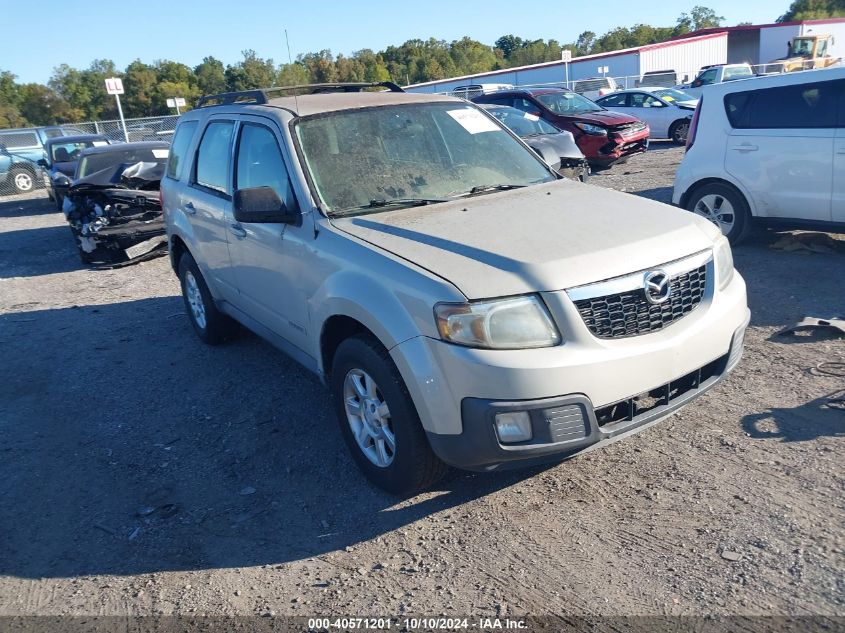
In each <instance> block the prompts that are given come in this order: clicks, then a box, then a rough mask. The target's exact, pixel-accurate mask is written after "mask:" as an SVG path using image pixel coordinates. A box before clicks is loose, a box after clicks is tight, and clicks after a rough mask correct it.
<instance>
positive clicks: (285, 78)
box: [276, 62, 311, 86]
mask: <svg viewBox="0 0 845 633" xmlns="http://www.w3.org/2000/svg"><path fill="white" fill-rule="evenodd" d="M309 83H311V76H310V75H309V74H308V69H307V68H305V66H304V64H301V63H299V62H294V63H292V64H282V65H281V67H280V68H279V75H278V79H277V80H276V85H277V86H303V85H305V84H309Z"/></svg>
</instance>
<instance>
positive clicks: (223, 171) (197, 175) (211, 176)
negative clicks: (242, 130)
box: [194, 121, 235, 195]
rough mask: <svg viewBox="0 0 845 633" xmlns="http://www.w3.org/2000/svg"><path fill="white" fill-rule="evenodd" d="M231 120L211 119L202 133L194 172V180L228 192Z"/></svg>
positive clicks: (233, 125)
mask: <svg viewBox="0 0 845 633" xmlns="http://www.w3.org/2000/svg"><path fill="white" fill-rule="evenodd" d="M234 127H235V124H234V123H233V122H232V121H212V122H211V123H209V124H208V126H207V127H206V128H205V133H204V134H203V135H202V141H201V142H200V146H199V149H198V150H197V160H196V167H195V172H194V182H195V183H196V184H198V185H201V186H203V187H208V188H209V189H213V190H215V191H219V192H220V193H224V194H227V195H228V194H229V193H230V192H229V163H230V154H231V147H232V131H233V129H234Z"/></svg>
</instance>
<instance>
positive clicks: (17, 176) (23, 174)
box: [9, 169, 35, 193]
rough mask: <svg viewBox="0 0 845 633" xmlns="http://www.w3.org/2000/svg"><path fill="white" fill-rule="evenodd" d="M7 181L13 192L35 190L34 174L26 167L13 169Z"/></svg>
mask: <svg viewBox="0 0 845 633" xmlns="http://www.w3.org/2000/svg"><path fill="white" fill-rule="evenodd" d="M9 181H10V182H11V183H12V188H13V189H14V190H15V193H29V192H30V191H34V190H35V175H34V174H33V173H32V172H31V171H29V170H28V169H13V170H12V171H11V172H9Z"/></svg>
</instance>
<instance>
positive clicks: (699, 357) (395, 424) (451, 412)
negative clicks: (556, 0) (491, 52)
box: [161, 84, 749, 494]
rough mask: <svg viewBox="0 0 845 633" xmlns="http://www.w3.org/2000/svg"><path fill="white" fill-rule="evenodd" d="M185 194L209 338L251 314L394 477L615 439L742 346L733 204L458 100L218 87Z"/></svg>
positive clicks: (193, 115)
mask: <svg viewBox="0 0 845 633" xmlns="http://www.w3.org/2000/svg"><path fill="white" fill-rule="evenodd" d="M385 88H387V90H385ZM373 89H375V90H377V91H373ZM161 192H162V199H163V208H164V213H165V222H166V227H167V234H168V238H169V246H170V254H171V259H172V265H173V269H174V270H175V271H176V273H177V274H178V275H179V279H180V282H181V286H182V291H183V295H184V298H185V304H186V307H187V311H188V314H189V317H190V321H191V324H192V325H193V329H194V330H195V332H196V333H197V335H198V336H199V337H200V338H201V339H202V340H203V341H205V342H206V343H209V344H216V343H220V342H222V341H225V340H226V339H227V338H228V337H229V336H231V335H232V332H233V329H234V323H235V322H239V323H240V324H241V325H243V326H246V327H247V328H249V329H250V330H253V331H254V332H256V333H258V334H259V335H261V336H263V337H264V338H266V339H268V340H269V341H271V342H272V343H274V344H275V345H277V346H278V347H279V348H281V349H282V350H284V351H285V352H287V353H288V354H290V355H291V356H292V357H293V358H295V359H296V360H298V361H299V362H300V363H302V365H304V366H305V367H306V368H308V369H310V370H311V371H313V372H315V373H316V374H318V375H319V376H320V377H321V378H322V379H323V380H324V382H325V383H326V384H327V386H328V388H329V390H330V392H331V395H332V399H333V402H334V407H335V410H336V413H337V418H338V421H339V425H340V430H341V433H342V434H343V437H344V438H345V440H346V443H347V444H348V446H349V449H350V451H351V454H352V456H353V458H354V460H355V461H356V463H357V464H358V466H359V467H360V468H361V470H362V471H363V472H364V473H365V474H366V476H367V477H369V478H370V479H371V480H372V481H373V482H375V483H376V484H377V485H379V486H381V487H383V488H385V489H387V490H389V491H391V492H394V493H399V494H407V493H411V492H413V491H416V490H419V489H421V488H425V487H427V486H429V485H431V484H432V483H433V482H435V481H436V480H437V479H438V478H439V477H440V476H441V475H442V474H443V472H444V471H445V469H446V466H447V465H453V466H457V467H460V468H467V469H472V470H481V471H485V470H492V469H496V468H502V467H506V466H510V465H516V464H526V463H533V462H536V461H540V460H549V459H557V460H560V459H564V458H566V457H570V456H572V455H575V454H577V453H578V452H580V451H583V450H585V449H588V448H593V447H596V446H601V445H603V444H606V443H608V442H612V441H615V440H617V439H619V438H622V437H625V436H627V435H629V434H631V433H634V432H636V431H640V430H642V429H644V428H646V427H648V426H650V425H652V424H654V423H656V422H657V421H658V420H660V419H662V418H664V417H665V416H667V415H668V414H670V413H672V412H673V411H676V410H677V409H678V408H680V407H682V406H684V405H685V404H687V403H689V402H690V401H691V400H692V399H693V398H695V397H696V396H698V395H700V394H701V393H703V392H705V391H706V390H708V389H710V388H711V387H713V386H714V385H715V384H716V383H717V382H718V381H719V380H721V379H722V378H724V377H725V376H726V375H727V374H728V372H729V371H730V370H731V369H733V367H735V366H736V364H737V363H738V362H739V359H740V356H741V354H742V346H743V336H744V332H745V328H746V326H747V324H748V319H749V311H748V307H747V304H746V295H745V284H744V282H743V280H742V278H741V277H740V276H739V274H737V273H736V272H735V271H734V267H733V261H732V258H731V250H730V247H729V245H728V242H727V240H725V239H724V237H722V235H721V234H720V233H719V231H718V230H717V229H716V228H715V227H714V226H713V225H712V224H710V223H709V222H707V221H705V220H704V219H702V218H699V217H696V216H694V215H692V214H689V213H686V212H683V211H680V210H678V209H675V208H672V207H670V206H667V205H663V204H660V203H657V202H652V201H649V200H646V199H643V198H637V197H634V196H630V195H627V194H623V193H617V192H612V191H609V190H605V189H601V188H596V187H591V186H589V185H585V184H582V183H580V182H574V181H571V180H566V179H562V178H561V177H560V176H558V175H557V174H556V173H554V172H553V171H551V170H550V168H549V167H548V166H547V165H546V164H545V163H544V162H543V161H542V160H541V159H540V158H539V157H538V156H537V155H536V154H535V153H534V152H532V151H531V150H530V149H529V148H528V147H527V146H526V145H525V144H524V143H523V142H522V140H520V139H519V138H518V137H517V136H515V135H514V134H513V133H512V132H510V131H509V130H508V129H506V128H505V127H503V126H502V125H501V124H500V123H499V122H498V121H497V120H496V119H495V118H494V117H492V116H490V115H489V114H488V113H486V112H485V111H483V110H481V109H480V108H478V107H477V106H475V105H474V104H472V103H467V102H466V101H463V100H460V99H456V98H454V97H448V96H438V95H422V94H406V93H404V92H402V91H401V89H399V88H398V87H396V86H394V85H392V84H381V85H378V86H373V85H370V84H363V85H362V84H355V85H344V84H340V85H331V86H325V85H323V86H310V87H303V88H300V89H296V90H295V91H294V92H293V94H290V93H289V92H287V91H281V93H280V92H279V91H276V90H275V89H274V90H255V91H246V92H242V93H229V94H223V95H215V96H213V97H206V98H204V99H202V100H201V101H200V103H199V107H197V108H196V109H194V110H192V111H190V112H188V113H187V114H185V115H183V116H182V118H181V119H180V121H179V124H178V126H177V128H176V133H175V136H174V139H173V144H172V146H171V152H170V159H169V163H168V166H167V171H166V175H165V177H164V179H163V180H162V183H161ZM244 406H248V405H246V404H245V405H244ZM289 423H290V424H297V425H302V427H303V428H308V429H309V430H313V429H314V427H315V424H314V421H313V420H290V421H289Z"/></svg>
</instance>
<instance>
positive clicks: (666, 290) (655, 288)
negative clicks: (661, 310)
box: [643, 270, 672, 305]
mask: <svg viewBox="0 0 845 633" xmlns="http://www.w3.org/2000/svg"><path fill="white" fill-rule="evenodd" d="M643 287H644V289H645V298H646V299H647V300H648V302H649V303H651V304H653V305H659V304H661V303H665V302H666V301H668V300H669V295H671V294H672V287H671V285H670V284H669V275H667V274H666V273H665V272H664V271H662V270H652V271H651V272H649V273H646V276H645V282H644V283H643Z"/></svg>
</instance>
